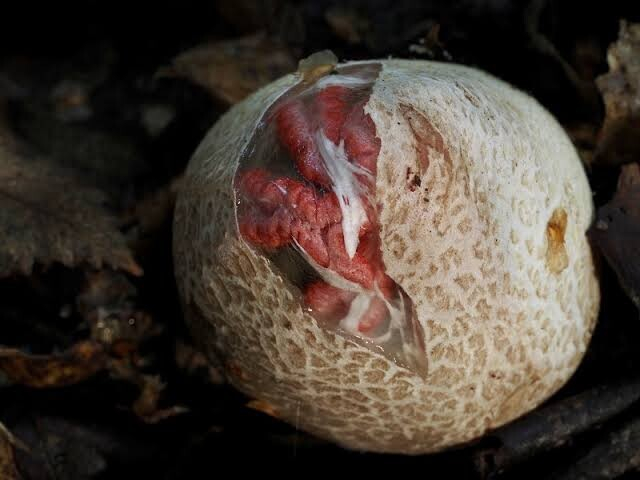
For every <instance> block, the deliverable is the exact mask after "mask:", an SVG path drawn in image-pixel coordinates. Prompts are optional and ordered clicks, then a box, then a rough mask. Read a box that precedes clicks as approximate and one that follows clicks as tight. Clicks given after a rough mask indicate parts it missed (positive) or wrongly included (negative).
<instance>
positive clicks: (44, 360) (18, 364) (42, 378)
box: [0, 341, 106, 388]
mask: <svg viewBox="0 0 640 480" xmlns="http://www.w3.org/2000/svg"><path fill="white" fill-rule="evenodd" d="M105 365H106V356H105V354H104V350H103V348H102V346H101V345H100V344H98V343H96V342H91V341H82V342H79V343H77V344H75V345H74V346H73V347H71V348H70V349H69V350H67V351H65V352H63V353H60V354H51V355H30V354H27V353H25V352H22V351H20V350H18V349H15V348H6V347H0V371H2V373H3V374H4V375H5V376H6V377H7V378H9V380H11V381H12V382H14V383H18V384H20V385H26V386H28V387H34V388H46V387H61V386H65V385H71V384H74V383H78V382H81V381H83V380H86V379H87V378H89V377H91V376H92V375H94V374H95V373H97V372H99V371H100V370H102V369H103V368H104V367H105Z"/></svg>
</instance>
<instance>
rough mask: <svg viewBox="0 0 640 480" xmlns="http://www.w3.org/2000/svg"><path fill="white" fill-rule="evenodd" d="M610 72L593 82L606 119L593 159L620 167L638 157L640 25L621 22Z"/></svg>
mask: <svg viewBox="0 0 640 480" xmlns="http://www.w3.org/2000/svg"><path fill="white" fill-rule="evenodd" d="M607 60H608V62H609V73H607V74H605V75H602V76H600V77H598V78H597V79H596V84H597V85H598V88H599V89H600V92H601V93H602V96H603V99H604V104H605V109H606V117H605V120H604V125H603V126H602V131H601V133H600V141H599V143H598V147H597V149H596V152H595V160H596V161H598V162H600V163H608V164H622V163H629V162H632V161H635V160H636V159H637V158H638V157H639V156H640V23H635V24H634V23H627V22H626V21H624V20H623V21H621V22H620V32H619V35H618V41H617V42H616V43H614V44H612V45H611V46H610V47H609V50H608V53H607Z"/></svg>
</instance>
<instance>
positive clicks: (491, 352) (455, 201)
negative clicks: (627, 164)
mask: <svg viewBox="0 0 640 480" xmlns="http://www.w3.org/2000/svg"><path fill="white" fill-rule="evenodd" d="M381 63H382V64H383V70H382V72H381V74H380V76H379V78H378V80H377V82H376V85H375V87H374V90H373V94H372V96H371V98H370V101H369V104H368V106H367V111H368V112H369V113H370V114H371V116H372V118H373V120H374V122H375V123H376V128H377V131H378V134H379V136H380V138H381V140H382V150H381V153H380V156H379V159H378V178H377V194H378V202H379V206H380V219H381V224H382V232H381V235H382V239H383V254H384V260H385V263H386V265H387V269H388V272H389V274H390V275H391V276H392V277H393V278H394V280H396V281H397V282H398V283H399V284H400V285H401V286H402V287H403V288H404V289H405V291H406V292H407V293H408V294H409V295H410V296H411V298H412V300H413V302H414V304H415V306H416V310H417V312H418V316H419V320H420V323H421V324H422V326H423V327H424V333H425V339H426V355H427V362H428V369H429V371H428V374H427V376H426V377H420V376H417V375H415V374H414V373H413V372H411V371H409V370H406V369H403V368H400V367H398V366H397V365H395V364H394V363H393V362H391V361H389V360H388V359H387V358H385V357H383V356H381V355H377V354H375V353H373V352H372V351H371V350H369V349H366V348H364V347H362V346H360V345H357V344H355V343H353V342H351V341H349V340H348V339H346V338H343V337H341V336H339V335H336V334H334V333H332V332H329V331H325V330H323V329H321V328H319V327H318V326H317V324H316V322H315V321H314V319H313V318H312V317H311V316H309V315H308V314H306V313H304V312H303V311H302V309H301V306H300V303H299V292H298V291H297V290H296V289H295V288H293V287H292V286H291V285H290V284H289V283H288V282H287V281H286V280H285V279H283V278H281V277H280V276H279V275H278V273H277V272H276V271H274V270H273V269H272V268H271V265H270V263H269V262H268V261H267V260H266V259H265V258H263V257H261V256H260V255H259V254H257V253H256V252H255V251H253V250H252V249H251V248H250V247H248V246H247V245H246V244H245V243H244V242H242V241H241V240H239V238H238V235H237V233H236V232H237V227H236V224H235V216H234V211H233V208H234V200H233V191H232V188H231V184H232V179H233V174H234V172H235V169H236V168H237V165H238V161H239V158H240V155H241V153H242V151H243V149H244V148H245V147H246V145H247V143H248V141H249V139H250V135H251V133H252V132H253V131H254V129H255V125H256V124H257V122H258V121H259V119H260V117H261V116H262V114H263V113H264V111H265V110H266V109H267V108H268V106H269V105H271V104H272V103H273V101H274V100H275V99H276V98H277V97H278V96H279V95H280V94H282V93H283V91H284V90H285V89H286V88H288V87H289V86H290V85H292V84H293V83H294V82H295V78H293V77H286V78H284V79H282V80H281V81H279V82H278V83H276V84H272V85H271V86H269V87H267V88H266V89H264V90H261V91H260V92H258V93H257V94H255V95H254V96H253V97H251V98H250V99H249V100H248V101H247V102H244V103H241V104H239V105H237V106H236V107H234V108H233V109H232V110H231V111H230V112H229V113H228V114H227V115H225V116H224V117H223V118H222V119H221V120H220V121H219V122H218V124H216V126H215V127H214V128H213V129H212V131H211V132H210V133H209V135H208V136H207V138H206V139H205V140H204V141H203V143H202V145H201V146H200V148H199V149H198V151H197V152H196V153H195V155H194V158H193V159H192V161H191V163H190V166H189V168H188V171H187V174H186V177H185V182H184V189H183V191H182V192H181V195H180V196H179V199H178V203H177V207H176V217H175V232H174V251H175V263H176V274H177V279H178V284H179V288H180V292H181V295H182V298H183V300H184V306H185V313H186V315H187V318H188V320H189V321H190V323H191V325H192V327H193V329H194V332H195V335H196V337H197V339H198V340H200V341H201V343H202V344H203V345H204V346H205V347H206V348H207V351H208V352H209V353H210V355H211V356H212V357H213V356H215V358H216V359H217V360H219V361H222V362H223V363H224V365H225V366H226V370H227V373H228V376H229V379H230V381H231V382H232V383H233V385H235V386H236V387H237V388H239V389H241V390H242V391H244V392H245V393H247V394H249V395H251V396H254V397H257V398H260V399H262V400H265V401H267V402H269V403H270V404H272V405H273V406H274V408H275V411H276V412H277V414H278V415H279V416H280V417H281V418H283V419H285V420H286V421H289V422H291V423H292V424H295V425H297V426H299V427H300V428H303V429H305V430H307V431H309V432H311V433H315V434H317V435H319V436H322V437H324V438H327V439H330V440H334V441H336V442H338V443H340V444H342V445H344V446H346V447H349V448H355V449H365V450H373V451H384V452H401V453H422V452H429V451H435V450H439V449H441V448H443V447H446V446H449V445H452V444H458V443H461V442H465V441H468V440H470V439H473V438H475V437H477V436H479V435H481V434H482V433H484V432H485V431H486V430H487V429H489V428H494V427H497V426H499V425H501V424H503V423H505V422H507V421H509V420H511V419H513V418H515V417H517V416H519V415H521V414H523V413H525V412H526V411H528V410H530V409H531V408H533V407H535V406H536V405H538V404H539V403H541V402H542V401H544V400H545V399H546V398H548V397H549V396H550V395H551V394H552V393H553V392H555V391H556V390H557V389H558V388H560V386H562V384H564V382H566V380H567V379H568V378H569V377H570V375H571V374H572V373H573V372H574V370H575V368H576V367H577V365H578V363H579V361H580V359H581V358H582V356H583V354H584V352H585V349H586V347H587V343H588V340H589V338H590V335H591V332H592V330H593V327H594V323H595V318H596V316H597V310H598V304H599V290H598V285H597V282H596V279H595V275H594V268H593V264H592V260H591V255H590V250H589V247H588V244H587V241H586V238H585V236H584V232H585V230H586V228H587V226H588V224H589V222H590V220H591V216H592V213H593V212H592V205H591V197H590V191H589V187H588V184H587V181H586V178H585V175H584V172H583V171H582V166H581V164H580V161H579V159H578V157H577V155H576V153H575V152H574V150H573V147H572V146H571V144H570V142H569V140H568V139H567V137H566V136H565V134H564V133H563V131H562V130H561V128H560V127H559V126H558V125H557V123H556V122H555V120H553V119H552V118H551V117H550V116H549V114H548V113H546V112H545V111H544V110H542V108H541V107H540V106H539V105H538V104H537V103H536V102H535V101H533V100H531V99H530V98H529V97H526V96H525V95H523V94H522V93H520V92H518V91H515V90H514V89H512V88H511V87H509V86H507V85H505V84H504V83H502V82H499V81H497V80H495V79H494V78H492V77H489V76H487V75H486V74H483V73H480V72H477V71H475V70H471V69H468V68H464V67H460V66H454V65H445V64H437V63H428V62H417V61H416V62H407V61H383V62H381ZM558 209H562V210H564V211H565V212H566V215H567V226H566V232H565V234H564V241H565V246H566V253H567V255H568V265H567V267H566V268H562V269H558V268H549V265H548V264H547V261H546V259H547V247H548V245H547V241H548V240H547V238H548V234H547V224H548V222H549V220H550V219H551V217H552V215H553V212H554V211H556V210H558ZM558 270H560V271H558Z"/></svg>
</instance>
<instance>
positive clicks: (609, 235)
mask: <svg viewBox="0 0 640 480" xmlns="http://www.w3.org/2000/svg"><path fill="white" fill-rule="evenodd" d="M589 236H590V238H591V239H592V240H593V241H594V242H595V244H596V245H597V246H598V247H599V248H600V250H601V251H602V253H603V254H604V256H605V258H606V259H607V261H608V262H609V265H611V267H612V268H613V270H614V271H615V272H616V274H617V275H618V278H619V279H620V283H621V284H622V286H623V287H624V289H625V290H626V292H627V294H628V295H629V296H630V297H631V299H632V300H633V301H634V303H635V304H636V305H637V306H638V308H640V164H638V163H634V164H630V165H625V166H624V167H622V173H621V174H620V178H619V180H618V190H617V192H616V194H615V195H614V197H613V199H612V200H611V201H610V202H609V203H608V204H606V205H605V206H603V207H602V208H600V209H599V210H598V218H597V220H596V222H595V224H594V225H593V226H592V227H591V229H590V230H589Z"/></svg>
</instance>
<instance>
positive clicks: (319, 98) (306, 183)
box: [234, 63, 426, 374]
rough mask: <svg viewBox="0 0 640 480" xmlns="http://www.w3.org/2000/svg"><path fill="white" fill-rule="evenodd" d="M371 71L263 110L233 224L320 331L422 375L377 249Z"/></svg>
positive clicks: (345, 74)
mask: <svg viewBox="0 0 640 480" xmlns="http://www.w3.org/2000/svg"><path fill="white" fill-rule="evenodd" d="M379 69H380V66H379V65H378V64H375V63H371V64H361V65H356V66H351V67H348V68H343V69H338V70H337V71H336V72H334V73H332V74H329V75H325V76H323V77H321V78H319V79H316V80H315V81H313V82H310V83H301V84H299V85H298V86H296V87H295V88H293V89H291V90H290V91H289V92H287V93H286V94H285V95H283V96H282V97H281V98H280V99H279V100H278V101H277V102H276V103H275V104H274V105H273V106H272V107H271V108H270V109H269V111H268V112H267V113H266V114H265V115H264V118H263V119H262V121H261V123H260V126H259V128H258V129H257V131H256V133H255V135H254V138H253V139H252V141H251V143H250V145H249V147H248V148H247V149H246V151H245V152H244V153H243V157H242V159H241V162H240V166H239V168H238V172H237V174H236V178H235V184H234V186H235V190H236V200H237V209H236V215H237V222H238V227H239V231H240V232H239V233H240V235H241V236H242V237H243V238H244V240H245V241H246V242H247V243H249V244H250V245H252V246H254V247H255V248H258V249H261V251H262V252H263V253H264V255H267V256H268V257H269V258H270V260H271V261H272V262H273V264H274V267H275V268H277V269H278V271H279V272H281V274H282V275H283V276H284V277H286V278H287V279H288V280H289V281H290V282H291V284H292V285H294V286H295V287H297V288H298V289H299V291H300V297H301V302H302V304H303V308H304V309H305V310H306V311H308V312H309V313H310V314H311V315H312V316H313V317H314V318H315V319H316V320H317V321H318V322H319V324H320V325H322V326H323V327H325V328H330V329H333V330H336V331H338V332H340V333H341V334H343V335H347V336H348V337H349V338H351V339H352V340H355V341H357V342H359V343H361V344H363V345H366V346H367V347H369V348H371V349H372V350H374V351H376V352H378V353H380V354H383V355H385V356H387V357H388V358H390V359H392V360H393V361H395V362H396V363H398V364H399V365H402V366H404V367H408V368H411V369H413V370H415V371H416V372H418V373H421V374H424V373H426V355H425V352H424V338H423V332H422V328H421V326H420V324H419V323H418V322H417V319H416V315H415V312H414V308H413V304H412V302H411V300H410V299H409V297H408V296H407V295H406V293H405V292H404V291H403V290H402V289H401V288H400V287H399V286H398V285H397V284H396V283H395V282H394V281H393V280H392V279H391V278H390V277H389V276H388V275H387V274H386V273H385V266H384V263H383V260H382V252H381V248H380V234H379V233H380V229H379V225H378V216H377V205H376V198H375V176H376V168H377V157H378V153H379V151H380V140H379V138H378V136H377V135H376V130H375V125H374V123H373V121H372V120H371V118H370V116H369V115H368V114H366V113H365V111H364V107H365V105H366V103H367V101H368V98H369V96H370V94H371V88H372V86H373V82H374V81H375V78H376V77H377V75H378V72H379Z"/></svg>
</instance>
